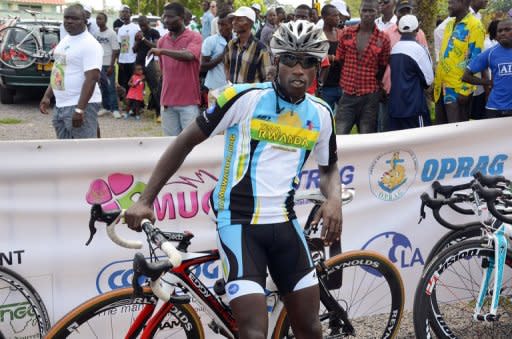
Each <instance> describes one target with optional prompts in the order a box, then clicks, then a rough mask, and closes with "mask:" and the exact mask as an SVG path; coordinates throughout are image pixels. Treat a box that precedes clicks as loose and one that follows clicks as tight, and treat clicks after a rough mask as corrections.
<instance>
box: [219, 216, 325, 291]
mask: <svg viewBox="0 0 512 339" xmlns="http://www.w3.org/2000/svg"><path fill="white" fill-rule="evenodd" d="M217 241H218V248H219V251H220V256H221V260H222V268H223V272H224V278H225V279H226V282H227V284H226V291H227V294H228V298H229V300H233V299H234V298H237V297H240V296H242V295H247V294H253V293H260V294H264V293H265V292H264V288H265V282H266V277H267V268H268V271H269V272H270V275H271V277H272V279H273V281H274V283H275V284H276V286H277V288H278V290H279V292H280V293H281V295H286V294H288V293H290V292H293V291H298V290H300V289H303V288H306V287H310V286H314V285H316V284H318V279H317V277H316V271H315V269H314V267H313V261H312V259H311V254H310V253H309V250H308V246H307V243H306V239H305V238H304V233H303V231H302V228H301V226H300V225H299V223H298V222H297V220H292V221H288V222H284V223H278V224H261V225H241V224H238V225H224V226H219V228H218V238H217Z"/></svg>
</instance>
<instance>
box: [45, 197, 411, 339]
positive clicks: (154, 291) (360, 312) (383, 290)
mask: <svg viewBox="0 0 512 339" xmlns="http://www.w3.org/2000/svg"><path fill="white" fill-rule="evenodd" d="M343 195H344V197H343V198H344V201H345V202H346V201H350V200H351V199H352V194H351V192H350V191H345V192H344V194H343ZM296 198H299V199H307V200H309V201H311V202H313V203H314V204H315V206H318V205H319V204H320V203H321V201H323V200H324V199H323V197H320V195H319V194H318V193H317V192H315V193H312V194H307V195H302V196H297V197H296ZM313 210H315V208H313ZM312 216H313V215H312V214H310V217H309V218H308V220H309V221H311V220H312ZM118 220H119V212H114V213H105V212H103V211H102V210H101V207H100V206H99V205H95V206H93V207H92V209H91V219H90V229H91V238H90V239H89V240H91V239H92V237H93V235H94V233H95V230H96V228H95V226H94V224H95V222H96V221H99V222H105V223H106V224H107V225H108V226H107V234H108V235H109V237H110V238H111V239H112V241H114V242H115V243H116V244H118V245H120V246H123V247H129V248H140V247H141V246H142V243H140V242H132V241H126V240H124V239H120V238H119V237H118V236H117V234H116V233H115V224H116V222H117V221H118ZM142 229H143V231H144V233H145V234H146V240H147V242H148V244H149V245H150V246H149V248H150V259H151V261H152V262H148V261H147V259H146V258H145V257H144V255H143V254H141V253H138V254H136V255H135V258H134V261H133V265H134V266H133V268H134V276H133V280H132V282H133V288H125V289H119V290H114V291H111V292H108V293H105V294H101V295H99V296H96V297H94V298H92V299H90V300H88V301H86V302H85V303H83V304H82V305H80V306H78V307H77V308H75V309H74V310H72V311H71V312H69V313H68V314H67V315H65V316H64V317H63V318H62V319H61V320H59V321H58V322H57V323H56V324H55V325H54V326H53V327H52V328H51V329H50V331H49V333H48V336H47V338H94V337H96V338H123V337H124V338H153V337H156V338H163V337H165V338H169V337H175V336H176V337H185V338H189V339H192V338H194V339H196V338H205V331H204V328H203V325H202V323H201V321H200V318H199V315H198V314H197V312H196V310H195V309H194V308H193V307H192V305H195V304H199V306H201V308H202V309H203V310H204V311H205V313H206V314H207V315H208V316H209V317H210V318H211V321H210V323H209V327H210V329H211V330H212V331H213V332H216V333H219V334H221V335H223V336H225V337H227V338H237V337H238V328H237V325H236V322H235V320H234V318H233V316H232V314H231V310H230V308H229V305H228V304H227V303H225V302H224V301H223V295H224V294H225V291H224V283H223V280H222V279H221V280H219V281H217V283H216V284H215V287H214V292H213V293H212V292H211V291H210V290H209V289H208V288H207V287H206V286H205V285H204V284H203V283H202V282H201V281H200V280H199V279H198V278H197V277H196V276H195V275H194V274H193V268H194V267H196V266H197V265H200V264H203V263H206V262H210V261H215V260H218V259H219V252H218V250H216V249H214V250H208V251H200V252H188V251H187V249H188V247H189V245H190V242H191V239H192V238H193V235H192V234H191V233H188V232H185V233H168V232H162V231H161V230H160V229H158V228H156V227H154V226H153V225H152V224H151V223H150V222H149V221H147V220H146V221H144V222H143V223H142ZM317 230H318V229H317V226H314V225H311V224H310V223H307V224H306V227H305V230H304V232H305V234H306V237H307V240H308V244H309V247H310V251H311V254H312V258H313V261H314V263H315V267H316V270H317V273H318V277H319V287H320V291H321V293H320V295H321V308H320V314H319V317H320V320H321V323H322V327H323V333H324V338H342V337H348V336H359V337H361V338H369V337H372V338H392V337H394V336H396V333H397V332H398V329H399V325H400V320H401V316H402V312H403V304H404V288H403V283H402V280H401V277H400V274H399V273H398V270H397V269H396V268H395V267H394V266H393V264H392V263H391V262H390V261H389V260H388V259H387V258H385V257H384V256H382V255H380V254H378V253H375V252H371V251H352V252H347V253H343V254H339V255H336V256H334V257H332V258H329V259H326V258H325V253H324V245H323V242H322V241H321V239H318V238H312V237H311V235H313V234H314V233H315V232H317ZM171 241H174V242H178V245H177V247H176V248H175V247H174V246H172V245H171V243H170V242H171ZM156 248H159V249H160V250H162V251H163V252H164V253H165V257H164V260H160V261H158V259H159V258H158V256H157V255H156V254H155V249H156ZM143 276H144V277H147V278H146V279H143V278H142V277H143ZM141 279H142V280H147V282H145V283H143V284H142V285H141V284H140V282H141ZM338 279H339V281H338ZM148 284H149V286H150V287H148ZM266 288H267V304H268V305H269V330H268V337H269V338H292V337H293V333H292V331H291V328H290V326H289V323H288V320H287V316H286V310H285V309H284V306H283V303H282V301H281V300H280V297H279V294H278V292H277V289H276V288H275V286H274V285H273V284H272V283H271V282H267V287H266ZM159 300H161V302H160V303H159ZM157 306H159V307H157Z"/></svg>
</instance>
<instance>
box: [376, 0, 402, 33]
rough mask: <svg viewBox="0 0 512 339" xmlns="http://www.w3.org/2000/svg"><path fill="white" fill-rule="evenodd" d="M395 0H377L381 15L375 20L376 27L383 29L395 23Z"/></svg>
mask: <svg viewBox="0 0 512 339" xmlns="http://www.w3.org/2000/svg"><path fill="white" fill-rule="evenodd" d="M394 10H395V0H379V12H380V13H381V16H380V17H378V18H377V19H376V20H375V24H376V25H377V28H378V29H379V30H381V31H385V30H386V29H388V28H389V27H391V26H393V25H396V21H397V18H396V15H395V13H394Z"/></svg>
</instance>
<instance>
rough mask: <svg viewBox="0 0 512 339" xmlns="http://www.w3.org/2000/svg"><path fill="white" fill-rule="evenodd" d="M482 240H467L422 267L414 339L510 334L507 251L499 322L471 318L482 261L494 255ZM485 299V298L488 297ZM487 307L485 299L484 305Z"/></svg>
mask: <svg viewBox="0 0 512 339" xmlns="http://www.w3.org/2000/svg"><path fill="white" fill-rule="evenodd" d="M485 243H487V240H485V239H483V238H482V239H478V240H467V241H464V242H461V243H459V244H457V245H454V246H451V247H448V248H446V249H445V250H443V251H442V252H441V253H439V254H438V255H437V256H436V257H434V258H433V259H432V262H431V263H430V264H429V265H428V267H427V268H426V269H425V271H424V273H423V275H422V277H421V279H420V282H419V283H418V287H417V289H416V294H415V297H414V307H413V318H414V330H415V332H416V337H417V338H431V337H432V334H433V333H435V334H436V336H438V337H439V338H462V337H464V338H477V337H480V338H510V337H512V303H510V299H509V298H510V296H512V269H511V264H512V255H511V253H510V251H508V253H507V258H506V262H505V263H506V264H505V269H504V280H503V284H502V292H501V298H500V305H499V308H498V313H499V314H501V318H500V319H499V321H495V322H487V323H484V322H481V321H478V320H473V312H474V307H475V303H476V302H475V300H476V298H477V297H478V294H479V291H480V285H481V280H482V273H481V272H482V264H484V263H485V262H486V260H488V258H489V257H493V256H494V249H492V248H487V247H483V246H482V245H483V244H485ZM486 298H487V301H488V297H486ZM484 308H487V309H488V302H487V303H486V304H484Z"/></svg>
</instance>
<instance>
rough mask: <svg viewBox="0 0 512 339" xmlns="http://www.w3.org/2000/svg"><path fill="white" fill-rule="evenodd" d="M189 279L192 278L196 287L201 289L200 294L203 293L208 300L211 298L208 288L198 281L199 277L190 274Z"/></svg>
mask: <svg viewBox="0 0 512 339" xmlns="http://www.w3.org/2000/svg"><path fill="white" fill-rule="evenodd" d="M188 277H189V278H190V280H192V282H193V283H194V285H195V286H196V287H197V288H198V289H199V292H201V294H202V295H203V296H204V297H205V298H208V297H209V296H211V293H210V291H209V290H208V288H206V286H204V285H203V284H202V283H201V281H199V279H197V277H196V276H195V275H194V274H193V273H190V274H189V275H188Z"/></svg>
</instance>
